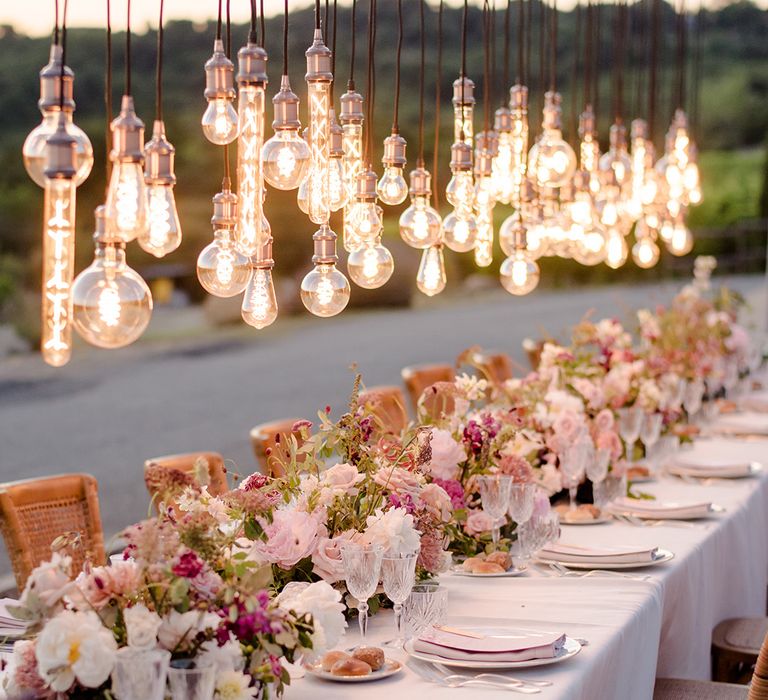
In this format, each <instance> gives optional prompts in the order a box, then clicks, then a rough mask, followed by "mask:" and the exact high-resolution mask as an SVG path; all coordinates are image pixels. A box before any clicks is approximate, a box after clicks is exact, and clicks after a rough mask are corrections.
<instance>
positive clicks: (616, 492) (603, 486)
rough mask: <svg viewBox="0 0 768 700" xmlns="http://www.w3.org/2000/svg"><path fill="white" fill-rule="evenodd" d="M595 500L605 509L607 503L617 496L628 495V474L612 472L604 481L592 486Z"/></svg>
mask: <svg viewBox="0 0 768 700" xmlns="http://www.w3.org/2000/svg"><path fill="white" fill-rule="evenodd" d="M592 495H593V501H594V503H595V505H596V506H597V507H598V508H599V509H600V510H604V509H605V507H606V506H607V505H609V504H610V503H613V501H615V500H616V499H617V498H621V497H623V496H626V495H627V475H626V474H617V473H616V472H611V473H609V474H608V476H606V477H605V479H603V480H602V481H599V482H597V483H596V484H594V485H593V487H592Z"/></svg>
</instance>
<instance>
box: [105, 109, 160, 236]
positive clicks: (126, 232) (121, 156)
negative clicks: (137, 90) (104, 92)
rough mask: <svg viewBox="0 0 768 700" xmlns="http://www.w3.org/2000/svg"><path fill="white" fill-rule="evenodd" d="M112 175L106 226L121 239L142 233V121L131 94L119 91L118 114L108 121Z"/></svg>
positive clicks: (144, 209) (144, 211)
mask: <svg viewBox="0 0 768 700" xmlns="http://www.w3.org/2000/svg"><path fill="white" fill-rule="evenodd" d="M111 129H112V151H111V153H110V158H111V160H112V163H113V165H112V176H111V178H110V180H109V187H108V189H107V202H106V207H107V221H108V224H107V226H108V227H109V228H110V234H111V235H114V237H115V238H116V239H118V240H121V241H123V242H124V243H129V242H130V241H132V240H134V239H135V238H137V237H138V236H144V235H145V234H146V232H147V228H148V226H149V222H148V220H147V186H146V183H145V181H144V171H143V170H142V161H143V158H144V122H142V121H141V119H139V118H138V117H137V116H136V112H135V111H134V109H133V97H131V96H130V95H123V101H122V105H121V108H120V114H119V115H118V116H117V117H116V118H115V119H114V120H113V121H112V125H111Z"/></svg>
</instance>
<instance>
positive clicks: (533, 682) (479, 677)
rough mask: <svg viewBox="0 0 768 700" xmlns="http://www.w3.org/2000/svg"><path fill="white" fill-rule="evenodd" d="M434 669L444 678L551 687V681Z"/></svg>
mask: <svg viewBox="0 0 768 700" xmlns="http://www.w3.org/2000/svg"><path fill="white" fill-rule="evenodd" d="M432 666H433V667H434V669H435V670H436V671H438V672H439V673H441V674H442V675H443V677H444V678H458V679H459V680H461V679H465V680H466V679H470V678H475V679H477V680H484V679H487V680H496V681H501V682H502V683H505V682H506V683H520V684H522V685H531V686H534V687H536V688H548V687H549V686H550V685H552V681H536V680H529V679H527V678H525V679H523V678H515V677H514V676H507V675H506V674H504V673H477V674H474V675H470V674H466V673H455V672H454V671H452V670H451V669H449V668H448V667H447V666H443V665H442V664H439V663H434V664H432Z"/></svg>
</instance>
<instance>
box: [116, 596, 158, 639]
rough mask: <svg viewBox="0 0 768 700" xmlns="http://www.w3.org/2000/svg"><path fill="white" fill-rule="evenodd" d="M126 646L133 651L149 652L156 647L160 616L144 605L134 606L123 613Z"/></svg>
mask: <svg viewBox="0 0 768 700" xmlns="http://www.w3.org/2000/svg"><path fill="white" fill-rule="evenodd" d="M123 618H124V619H125V631H126V633H127V635H128V646H129V647H133V648H134V649H141V650H149V649H154V648H155V646H157V631H158V630H159V629H160V625H162V624H163V621H162V620H161V619H160V616H159V615H158V614H157V613H156V612H153V611H152V610H149V609H148V608H147V606H146V605H142V604H139V605H134V606H133V607H130V608H126V609H125V610H124V611H123Z"/></svg>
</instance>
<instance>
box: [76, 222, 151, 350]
mask: <svg viewBox="0 0 768 700" xmlns="http://www.w3.org/2000/svg"><path fill="white" fill-rule="evenodd" d="M94 240H95V241H96V251H95V254H94V259H93V262H92V263H91V264H90V266H88V267H87V268H86V269H85V270H83V271H82V272H81V273H80V274H79V275H78V276H77V278H76V279H75V283H74V285H73V286H72V300H73V320H74V326H75V329H76V330H77V332H78V334H79V335H80V336H82V338H83V339H84V340H86V341H87V342H89V343H90V344H91V345H95V346H97V347H100V348H106V349H115V348H122V347H125V346H126V345H130V344H131V343H132V342H134V341H135V340H137V339H138V338H139V337H140V336H141V334H142V333H143V332H144V330H145V329H146V327H147V326H148V325H149V321H150V319H151V318H152V294H151V292H150V291H149V287H148V286H147V283H146V282H145V281H144V280H143V279H142V278H141V276H140V275H139V274H138V273H137V272H136V271H135V270H133V269H132V268H130V267H129V266H128V265H127V263H126V262H125V243H123V242H121V241H110V240H109V237H108V234H107V221H106V219H105V209H104V207H97V208H96V233H95V234H94Z"/></svg>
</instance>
